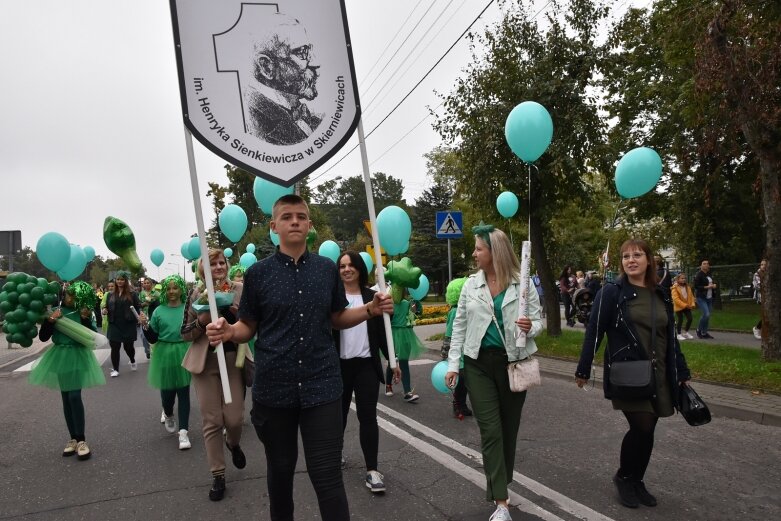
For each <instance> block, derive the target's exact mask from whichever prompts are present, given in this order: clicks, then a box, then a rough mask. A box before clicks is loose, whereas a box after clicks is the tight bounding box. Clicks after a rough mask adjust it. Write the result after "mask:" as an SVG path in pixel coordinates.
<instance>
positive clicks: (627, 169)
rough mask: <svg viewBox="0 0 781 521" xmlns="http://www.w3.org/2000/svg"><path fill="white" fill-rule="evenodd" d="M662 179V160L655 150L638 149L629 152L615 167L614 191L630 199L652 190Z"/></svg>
mask: <svg viewBox="0 0 781 521" xmlns="http://www.w3.org/2000/svg"><path fill="white" fill-rule="evenodd" d="M661 177H662V159H661V158H660V157H659V154H657V153H656V151H655V150H653V149H651V148H648V147H639V148H635V149H632V150H630V151H629V152H627V153H626V155H624V157H622V158H621V160H620V161H619V162H618V166H617V167H616V191H618V194H619V195H620V196H621V197H624V198H626V199H631V198H632V197H639V196H641V195H643V194H646V193H648V192H650V191H651V190H653V188H654V187H655V186H656V184H657V183H658V182H659V178H661Z"/></svg>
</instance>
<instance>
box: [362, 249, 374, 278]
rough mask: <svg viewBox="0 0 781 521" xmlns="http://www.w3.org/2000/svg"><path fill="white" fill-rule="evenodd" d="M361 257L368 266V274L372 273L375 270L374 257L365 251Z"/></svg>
mask: <svg viewBox="0 0 781 521" xmlns="http://www.w3.org/2000/svg"><path fill="white" fill-rule="evenodd" d="M360 255H361V258H362V259H363V263H364V264H366V271H367V272H368V273H371V272H372V270H373V269H374V259H372V256H371V255H369V254H368V253H367V252H365V251H362V252H361V253H360Z"/></svg>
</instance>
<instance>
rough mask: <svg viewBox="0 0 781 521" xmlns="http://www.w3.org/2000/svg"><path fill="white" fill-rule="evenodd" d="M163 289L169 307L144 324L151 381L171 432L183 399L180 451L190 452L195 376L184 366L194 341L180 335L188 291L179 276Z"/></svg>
mask: <svg viewBox="0 0 781 521" xmlns="http://www.w3.org/2000/svg"><path fill="white" fill-rule="evenodd" d="M162 287H163V290H164V291H165V300H166V301H167V304H166V305H160V306H157V307H155V308H153V311H152V317H151V318H150V319H149V320H148V321H147V320H144V321H143V322H142V323H143V329H144V336H145V337H146V339H147V340H148V341H149V343H150V344H154V349H153V350H152V359H151V360H150V361H149V371H148V372H147V379H148V381H149V385H150V386H152V387H153V388H155V389H160V398H161V400H162V402H163V414H164V415H165V420H164V423H165V429H166V430H167V431H168V432H170V433H174V432H176V430H177V429H176V420H175V418H174V402H176V399H177V398H178V399H179V406H178V411H179V449H180V450H186V449H189V448H190V447H191V446H192V445H191V444H190V438H189V437H188V430H189V421H190V379H191V376H190V373H189V372H188V371H187V370H186V369H185V368H184V367H182V359H183V358H184V354H185V353H186V352H187V348H188V347H190V342H185V341H184V340H182V335H181V333H180V330H181V327H182V317H183V316H184V302H183V301H184V294H185V291H186V289H185V283H184V279H183V278H182V277H180V276H179V275H170V276H168V277H166V278H165V279H163V282H162ZM142 316H143V315H142Z"/></svg>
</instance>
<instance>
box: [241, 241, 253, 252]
mask: <svg viewBox="0 0 781 521" xmlns="http://www.w3.org/2000/svg"><path fill="white" fill-rule="evenodd" d="M244 251H246V252H247V253H255V245H254V244H252V243H249V244H247V247H246V248H244Z"/></svg>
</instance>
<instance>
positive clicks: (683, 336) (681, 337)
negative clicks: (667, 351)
mask: <svg viewBox="0 0 781 521" xmlns="http://www.w3.org/2000/svg"><path fill="white" fill-rule="evenodd" d="M675 338H677V339H678V340H686V335H681V334H680V333H679V334H678V336H676V337H675Z"/></svg>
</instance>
